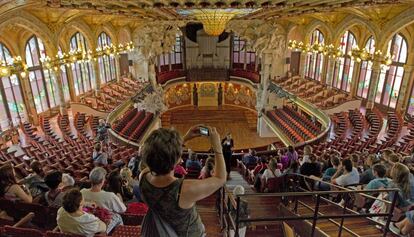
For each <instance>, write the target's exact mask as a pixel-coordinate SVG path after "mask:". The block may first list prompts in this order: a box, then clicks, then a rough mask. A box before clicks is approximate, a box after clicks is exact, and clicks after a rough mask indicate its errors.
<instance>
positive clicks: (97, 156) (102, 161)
mask: <svg viewBox="0 0 414 237" xmlns="http://www.w3.org/2000/svg"><path fill="white" fill-rule="evenodd" d="M92 160H93V164H94V165H95V166H107V165H108V153H106V152H104V151H103V150H102V145H101V144H100V143H96V144H95V147H94V150H93V153H92Z"/></svg>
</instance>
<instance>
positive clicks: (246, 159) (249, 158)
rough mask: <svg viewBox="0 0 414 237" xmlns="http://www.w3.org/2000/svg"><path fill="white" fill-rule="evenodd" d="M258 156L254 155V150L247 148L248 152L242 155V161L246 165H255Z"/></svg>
mask: <svg viewBox="0 0 414 237" xmlns="http://www.w3.org/2000/svg"><path fill="white" fill-rule="evenodd" d="M258 160H259V159H258V157H257V156H256V151H255V150H253V149H249V153H248V154H246V155H245V156H243V163H244V164H245V165H246V166H255V165H256V164H257V162H258Z"/></svg>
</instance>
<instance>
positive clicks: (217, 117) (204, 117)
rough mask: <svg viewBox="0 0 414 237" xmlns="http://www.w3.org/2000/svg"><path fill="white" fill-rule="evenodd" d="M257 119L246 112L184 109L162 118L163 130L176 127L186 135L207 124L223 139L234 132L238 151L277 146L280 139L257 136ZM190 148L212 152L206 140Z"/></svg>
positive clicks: (225, 109) (226, 109)
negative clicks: (190, 130)
mask: <svg viewBox="0 0 414 237" xmlns="http://www.w3.org/2000/svg"><path fill="white" fill-rule="evenodd" d="M256 123H257V115H256V113H255V112H252V111H250V110H247V109H243V108H239V107H232V106H225V107H222V108H217V107H200V108H198V109H194V107H192V106H191V107H184V108H180V109H175V110H172V111H168V112H166V113H164V114H163V116H162V124H163V127H174V128H175V129H177V130H178V131H179V132H180V134H182V135H184V134H185V132H187V130H188V129H189V128H190V127H191V126H193V125H197V124H205V125H208V126H214V127H216V128H217V130H218V132H219V133H220V135H221V137H222V138H223V137H224V136H225V134H226V133H228V132H231V134H232V136H233V140H234V146H235V149H247V148H249V147H261V146H266V145H269V144H270V143H274V142H278V141H279V139H278V138H277V137H274V138H261V137H259V135H258V134H257V132H256ZM186 145H187V147H189V148H191V149H192V150H195V151H207V150H208V149H209V148H210V145H209V142H208V140H207V139H206V138H196V139H194V140H193V141H190V142H188V143H187V144H186Z"/></svg>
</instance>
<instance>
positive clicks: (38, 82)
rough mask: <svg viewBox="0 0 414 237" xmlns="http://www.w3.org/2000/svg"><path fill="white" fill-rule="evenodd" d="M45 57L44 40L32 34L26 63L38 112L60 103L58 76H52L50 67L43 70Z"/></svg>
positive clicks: (28, 44)
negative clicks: (42, 60) (42, 61)
mask: <svg viewBox="0 0 414 237" xmlns="http://www.w3.org/2000/svg"><path fill="white" fill-rule="evenodd" d="M44 57H46V50H45V46H44V44H43V42H42V40H41V39H39V38H37V37H36V36H32V38H30V39H29V41H28V42H27V43H26V63H27V66H28V67H29V68H28V70H29V81H30V88H31V90H32V94H33V100H34V102H35V106H36V111H37V113H42V112H44V111H46V110H48V109H49V108H53V107H56V106H58V105H60V97H59V89H58V86H57V83H56V78H52V77H53V75H52V73H51V72H50V71H49V70H48V69H45V70H43V67H42V63H41V61H40V59H41V58H44Z"/></svg>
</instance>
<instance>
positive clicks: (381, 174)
mask: <svg viewBox="0 0 414 237" xmlns="http://www.w3.org/2000/svg"><path fill="white" fill-rule="evenodd" d="M372 173H374V177H375V178H374V179H372V180H371V181H369V183H368V184H367V185H366V186H365V187H364V189H367V190H375V189H380V188H387V187H388V185H389V183H390V181H391V180H390V179H389V178H387V177H386V176H385V175H386V173H387V169H386V168H385V166H384V165H382V164H375V165H374V166H373V167H372Z"/></svg>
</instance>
